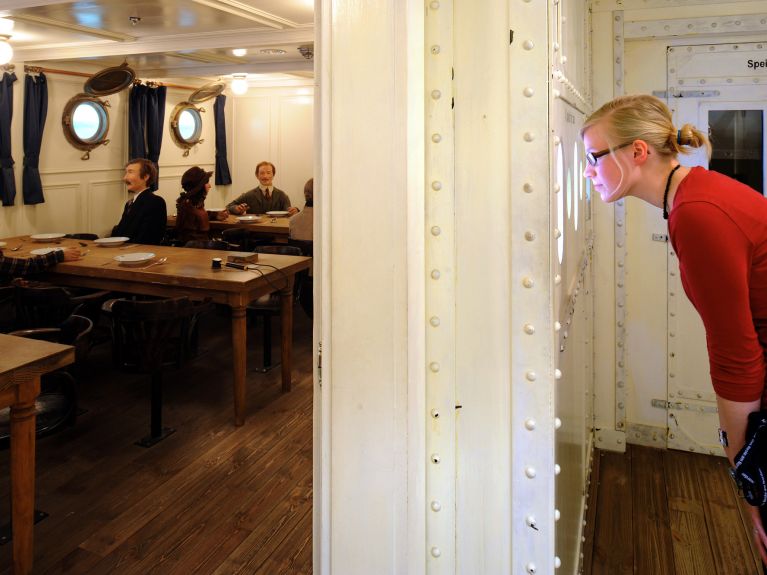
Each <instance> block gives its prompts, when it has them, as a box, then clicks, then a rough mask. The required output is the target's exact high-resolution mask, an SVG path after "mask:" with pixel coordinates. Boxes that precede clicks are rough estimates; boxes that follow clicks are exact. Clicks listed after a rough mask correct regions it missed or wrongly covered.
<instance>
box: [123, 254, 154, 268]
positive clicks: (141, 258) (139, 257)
mask: <svg viewBox="0 0 767 575" xmlns="http://www.w3.org/2000/svg"><path fill="white" fill-rule="evenodd" d="M153 257H154V254H153V253H152V252H133V253H130V254H120V255H119V256H115V257H114V258H113V259H114V260H115V261H117V262H120V263H121V264H122V265H124V266H140V265H142V264H145V263H147V262H148V261H149V260H151V259H152V258H153Z"/></svg>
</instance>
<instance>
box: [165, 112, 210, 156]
mask: <svg viewBox="0 0 767 575" xmlns="http://www.w3.org/2000/svg"><path fill="white" fill-rule="evenodd" d="M187 110H189V111H192V112H193V113H194V115H195V117H196V118H197V119H198V120H199V123H198V124H197V129H196V130H195V132H194V134H193V135H192V137H191V138H184V137H183V136H182V135H181V129H180V128H179V125H178V124H179V119H180V118H181V114H183V113H184V112H185V111H187ZM204 112H205V108H198V107H197V106H195V105H194V104H192V103H191V102H180V103H179V104H176V107H175V108H173V112H172V113H171V115H170V133H171V136H173V141H174V142H175V143H176V145H177V146H178V147H180V148H183V149H184V157H186V156H188V155H189V151H190V150H191V149H192V148H194V147H195V146H196V145H197V144H201V143H202V142H204V141H205V139H204V138H201V137H200V136H201V135H202V114H203V113H204Z"/></svg>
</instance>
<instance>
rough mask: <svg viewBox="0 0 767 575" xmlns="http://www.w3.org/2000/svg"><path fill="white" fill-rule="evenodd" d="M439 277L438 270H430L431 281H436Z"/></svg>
mask: <svg viewBox="0 0 767 575" xmlns="http://www.w3.org/2000/svg"><path fill="white" fill-rule="evenodd" d="M440 275H441V274H440V273H439V270H431V279H433V280H438V279H439V276H440Z"/></svg>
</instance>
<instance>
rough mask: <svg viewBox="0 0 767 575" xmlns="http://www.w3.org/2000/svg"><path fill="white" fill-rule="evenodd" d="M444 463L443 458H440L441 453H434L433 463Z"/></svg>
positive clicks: (432, 455)
mask: <svg viewBox="0 0 767 575" xmlns="http://www.w3.org/2000/svg"><path fill="white" fill-rule="evenodd" d="M440 461H442V458H441V457H440V455H439V453H432V454H431V462H432V463H439V462H440Z"/></svg>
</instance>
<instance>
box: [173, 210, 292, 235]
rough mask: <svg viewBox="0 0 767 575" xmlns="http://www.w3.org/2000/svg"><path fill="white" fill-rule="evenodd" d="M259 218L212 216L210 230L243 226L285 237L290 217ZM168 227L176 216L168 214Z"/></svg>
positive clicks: (288, 228) (174, 222) (251, 229)
mask: <svg viewBox="0 0 767 575" xmlns="http://www.w3.org/2000/svg"><path fill="white" fill-rule="evenodd" d="M259 217H260V218H261V220H260V221H258V222H241V221H240V220H238V219H237V216H233V215H231V214H229V216H228V217H227V218H226V219H225V220H217V219H214V218H213V217H211V218H210V229H211V231H221V230H228V229H232V228H245V229H248V230H250V231H252V232H257V233H260V234H269V235H272V236H277V237H287V236H288V233H289V232H290V218H286V217H280V218H271V217H269V216H259ZM168 227H169V228H175V227H176V216H175V215H169V216H168Z"/></svg>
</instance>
